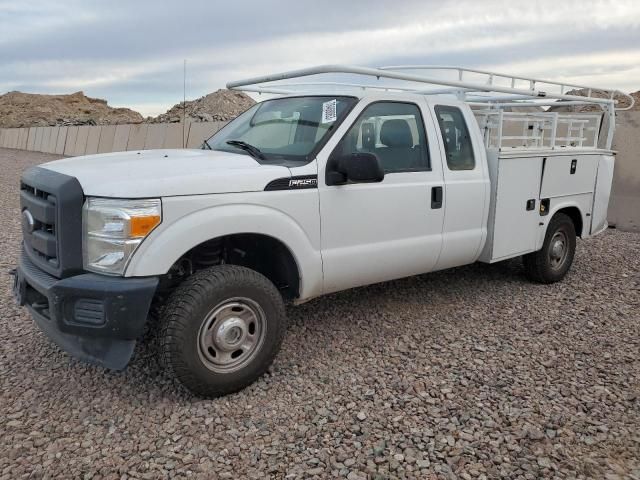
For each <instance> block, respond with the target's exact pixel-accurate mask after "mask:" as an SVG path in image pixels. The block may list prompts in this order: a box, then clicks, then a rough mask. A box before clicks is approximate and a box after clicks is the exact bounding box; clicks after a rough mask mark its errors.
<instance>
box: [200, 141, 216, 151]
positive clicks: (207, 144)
mask: <svg viewBox="0 0 640 480" xmlns="http://www.w3.org/2000/svg"><path fill="white" fill-rule="evenodd" d="M205 145H206V146H207V148H208V149H209V150H213V148H211V145H209V142H207V141H206V140H205V141H204V143H203V144H202V149H203V150H204V146H205Z"/></svg>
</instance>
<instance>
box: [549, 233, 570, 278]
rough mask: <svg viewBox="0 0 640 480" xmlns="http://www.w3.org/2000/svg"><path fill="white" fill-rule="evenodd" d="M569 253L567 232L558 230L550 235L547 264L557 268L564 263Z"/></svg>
mask: <svg viewBox="0 0 640 480" xmlns="http://www.w3.org/2000/svg"><path fill="white" fill-rule="evenodd" d="M568 253H569V241H568V238H567V234H566V233H564V232H563V231H562V230H558V231H557V232H556V233H554V235H553V237H551V242H550V243H549V264H550V265H551V268H553V269H554V270H558V269H560V268H561V267H562V265H564V262H565V260H566V259H567V255H568Z"/></svg>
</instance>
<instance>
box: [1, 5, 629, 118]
mask: <svg viewBox="0 0 640 480" xmlns="http://www.w3.org/2000/svg"><path fill="white" fill-rule="evenodd" d="M183 59H186V60H187V97H188V98H195V97H198V96H201V95H204V94H206V93H209V92H211V91H214V90H216V89H218V88H222V87H223V86H224V84H225V83H226V82H227V81H230V80H235V79H239V78H243V77H247V76H255V75H260V74H265V73H273V72H277V71H282V70H287V69H292V68H300V67H305V66H311V65H316V64H325V63H348V64H357V65H366V66H377V65H388V64H407V63H419V64H447V65H450V64H456V65H464V66H475V67H483V68H489V69H494V70H497V71H505V72H508V73H514V74H515V73H517V74H523V75H532V76H539V77H543V78H553V79H561V80H564V81H573V82H575V83H583V84H594V85H596V86H604V87H615V88H619V89H621V90H624V91H636V90H639V89H640V0H613V1H588V0H579V1H572V0H563V1H557V0H555V1H531V0H528V1H523V2H520V1H516V0H511V1H501V0H475V1H467V0H458V1H446V0H439V1H430V0H415V1H413V0H394V1H382V0H363V1H360V0H342V1H332V0H313V1H306V0H291V1H289V0H270V1H264V0H262V1H256V0H244V1H243V0H239V1H235V2H229V1H224V2H223V1H217V0H181V1H177V2H160V1H158V0H154V1H151V0H148V1H147V0H137V1H124V0H123V1H119V0H100V1H89V0H77V1H75V0H70V1H63V0H58V1H55V2H54V1H51V0H50V1H37V0H28V1H26V0H25V1H18V0H11V1H8V0H0V93H3V92H6V91H10V90H20V91H26V92H35V93H72V92H75V91H78V90H82V91H84V92H85V94H87V95H89V96H94V97H100V98H105V99H107V100H108V101H109V104H110V105H113V106H127V107H131V108H133V109H135V110H138V111H140V112H141V113H142V114H143V115H151V114H153V115H155V114H158V113H161V112H164V111H165V110H166V109H167V108H169V107H171V106H172V105H173V104H175V103H178V102H179V101H180V100H181V99H182V69H183Z"/></svg>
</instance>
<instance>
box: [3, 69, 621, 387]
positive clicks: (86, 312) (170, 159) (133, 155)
mask: <svg viewBox="0 0 640 480" xmlns="http://www.w3.org/2000/svg"><path fill="white" fill-rule="evenodd" d="M435 70H437V71H438V73H439V74H441V73H443V72H442V71H443V70H446V71H448V72H449V73H451V72H453V73H454V76H455V78H454V79H453V80H447V79H443V75H436V76H434V77H431V76H430V75H431V74H432V73H434V71H435ZM445 73H446V72H445ZM471 74H473V75H475V77H474V78H477V76H482V75H485V79H484V80H482V81H478V82H477V83H473V82H468V81H465V76H469V75H471ZM323 76H325V77H326V76H330V81H318V80H317V79H318V77H323ZM542 86H544V87H545V88H546V89H549V88H550V89H553V88H556V87H557V89H559V93H552V92H551V91H550V90H541V87H542ZM229 87H230V88H236V89H240V90H245V91H249V92H257V93H260V94H264V95H266V96H267V97H268V98H267V99H266V100H264V101H262V102H260V103H257V104H256V105H254V106H253V107H251V108H250V109H249V110H248V111H246V112H245V113H243V114H242V115H240V116H239V117H238V118H236V119H235V120H233V121H232V122H230V123H229V124H227V125H226V126H225V127H224V128H222V129H221V130H220V131H218V132H217V133H216V134H215V135H213V136H212V137H211V138H209V139H207V140H206V141H205V142H204V144H203V145H202V149H199V150H155V151H153V150H152V151H137V152H122V153H110V154H102V155H91V156H85V157H77V158H66V159H62V160H58V161H53V162H50V163H46V164H44V165H40V166H37V167H33V168H30V169H28V170H27V171H25V172H24V174H23V176H22V180H21V187H20V201H21V212H22V213H21V215H22V217H21V218H22V230H23V243H22V247H21V248H22V253H21V258H20V260H19V264H18V266H17V268H16V270H15V272H14V274H15V287H14V290H15V295H16V298H17V300H18V302H19V303H20V305H25V306H26V307H27V308H28V309H29V311H30V312H31V315H32V316H33V318H34V320H35V322H36V323H37V324H38V326H39V327H40V328H41V329H42V330H43V331H44V332H45V333H46V335H47V336H48V337H49V338H50V339H51V340H53V341H54V342H55V343H56V344H58V345H59V346H60V347H61V348H62V349H64V350H65V351H67V352H68V353H70V354H71V355H73V356H74V357H77V358H79V359H81V360H84V361H88V362H92V363H94V364H98V365H102V366H104V367H106V368H110V369H122V368H124V367H125V366H126V365H127V363H128V362H129V360H130V358H131V356H132V353H133V350H134V346H135V344H136V340H137V339H139V338H140V337H141V335H142V333H143V331H144V330H145V328H146V327H148V328H150V329H152V330H154V331H155V332H156V334H157V336H158V345H159V355H160V357H161V360H162V364H163V365H164V367H165V368H166V369H167V370H168V371H169V372H170V373H171V374H173V375H174V376H175V377H176V378H177V379H178V380H179V381H180V382H181V383H182V384H184V385H185V386H186V387H187V388H189V389H190V390H191V391H193V392H195V393H196V394H199V395H202V396H217V395H222V394H226V393H229V392H233V391H236V390H238V389H240V388H243V387H244V386H246V385H248V384H250V383H251V382H253V381H254V380H255V379H256V378H257V377H259V376H260V375H261V374H262V373H263V372H265V370H266V369H267V368H268V366H269V365H270V363H271V362H272V361H273V359H274V357H275V356H276V354H277V352H278V349H279V347H280V344H281V342H282V339H283V336H284V334H285V330H286V319H285V302H291V303H293V304H298V303H301V302H305V301H307V300H309V299H311V298H314V297H317V296H320V295H324V294H328V293H331V292H337V291H339V290H344V289H348V288H353V287H358V286H361V285H367V284H372V283H375V282H384V281H387V280H392V279H396V278H400V277H406V276H410V275H417V274H424V273H427V272H432V271H435V270H442V269H446V268H452V267H457V266H460V265H465V264H470V263H473V262H477V261H481V262H487V263H492V262H498V261H501V260H505V259H509V258H513V257H519V256H521V257H522V258H523V261H524V266H525V271H526V273H527V275H528V276H529V277H530V278H531V279H532V280H534V281H536V282H542V283H552V282H557V281H560V280H562V279H563V278H564V277H565V275H566V274H567V271H568V270H569V268H570V267H571V264H572V261H573V257H574V252H575V249H576V237H581V238H583V239H584V238H588V237H590V236H592V235H595V234H597V233H599V232H601V231H603V230H604V229H605V228H606V226H607V222H606V212H607V204H608V200H609V194H610V189H611V181H612V175H613V166H614V154H613V152H612V151H611V150H610V148H611V137H612V134H613V129H614V122H615V103H616V102H615V100H614V97H613V94H614V93H615V92H613V91H611V97H610V98H596V97H595V96H592V95H591V94H590V92H591V90H589V91H588V92H589V93H587V94H586V95H585V96H576V95H568V94H566V93H564V92H565V88H568V87H572V88H576V87H578V88H579V87H580V86H574V85H566V84H560V83H556V82H550V81H543V80H537V79H525V78H523V77H512V76H509V75H503V74H497V73H494V72H483V71H481V70H469V69H463V68H458V67H447V68H444V67H428V66H404V67H386V68H364V67H350V66H325V67H314V68H310V69H305V70H298V71H294V72H287V73H283V74H277V75H271V76H265V77H260V78H253V79H249V80H245V81H241V82H234V83H231V84H229ZM435 87H437V88H435ZM584 88H587V89H588V88H589V87H584ZM557 104H561V105H567V106H569V105H585V104H588V105H595V106H597V107H600V110H599V111H597V112H595V113H594V112H591V113H558V112H557V111H553V110H549V109H546V107H549V106H553V105H557Z"/></svg>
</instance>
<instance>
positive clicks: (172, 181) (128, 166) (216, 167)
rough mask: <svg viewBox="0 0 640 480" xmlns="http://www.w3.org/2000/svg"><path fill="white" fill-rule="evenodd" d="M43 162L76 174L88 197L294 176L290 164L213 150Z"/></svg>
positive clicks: (243, 187)
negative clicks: (262, 161) (259, 161)
mask: <svg viewBox="0 0 640 480" xmlns="http://www.w3.org/2000/svg"><path fill="white" fill-rule="evenodd" d="M41 166H42V167H44V168H47V169H49V170H53V171H56V172H59V173H64V174H65V175H70V176H73V177H76V178H77V179H78V181H79V182H80V185H81V186H82V189H83V191H84V193H85V195H89V196H99V197H119V198H148V197H168V196H175V195H201V194H207V193H231V192H252V191H262V190H264V187H265V186H266V185H267V183H269V182H270V181H271V180H274V179H276V178H283V177H287V178H288V177H290V176H291V173H290V171H289V169H288V168H287V167H283V166H280V165H262V164H260V163H258V162H257V161H255V160H254V159H253V158H252V157H250V156H249V155H245V154H241V153H237V154H236V153H228V152H219V151H213V150H144V151H139V152H118V153H106V154H101V155H87V156H84V157H73V158H65V159H63V160H56V161H54V162H49V163H46V164H44V165H41Z"/></svg>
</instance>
